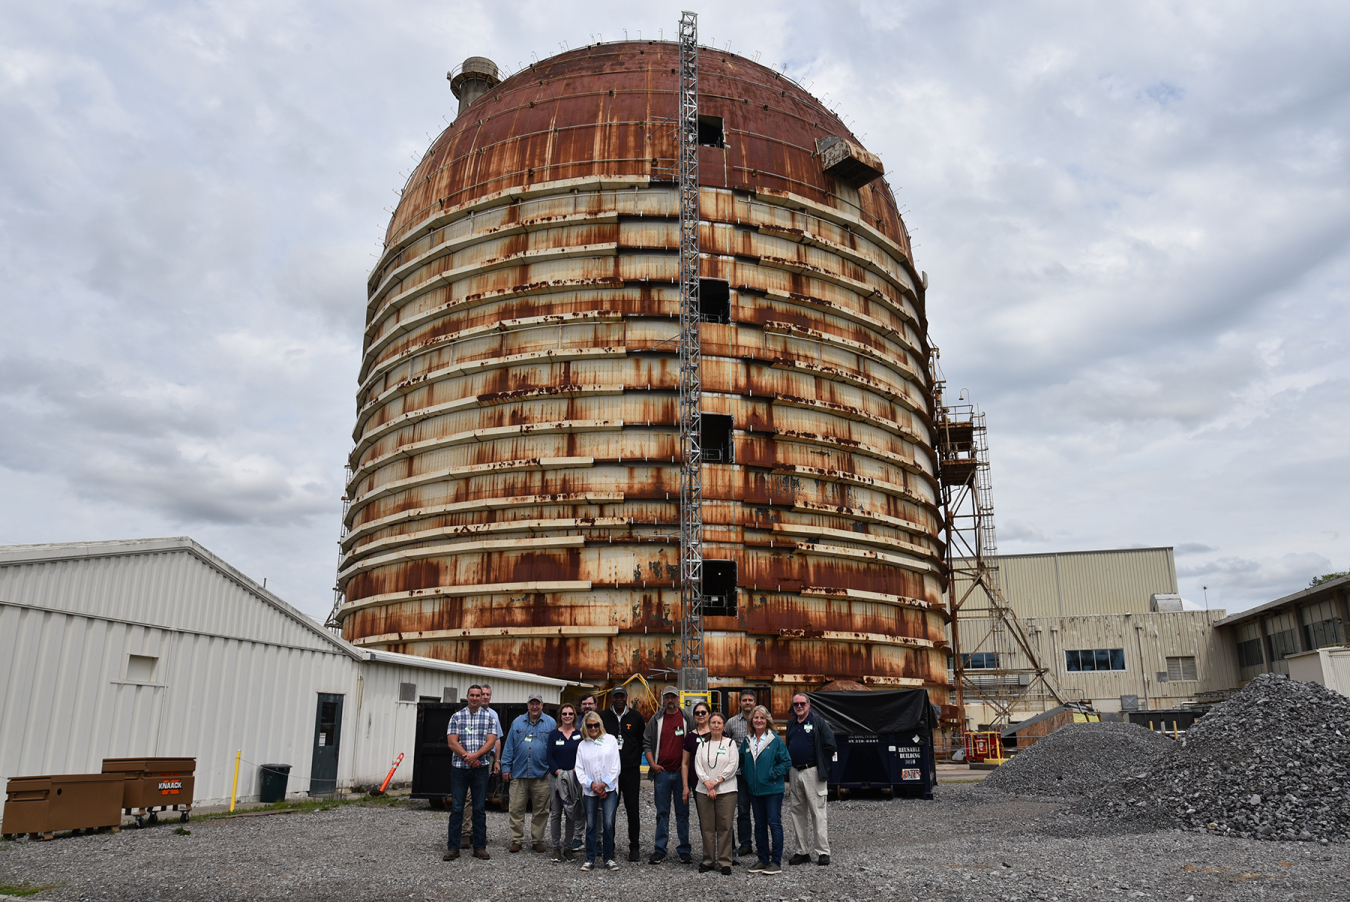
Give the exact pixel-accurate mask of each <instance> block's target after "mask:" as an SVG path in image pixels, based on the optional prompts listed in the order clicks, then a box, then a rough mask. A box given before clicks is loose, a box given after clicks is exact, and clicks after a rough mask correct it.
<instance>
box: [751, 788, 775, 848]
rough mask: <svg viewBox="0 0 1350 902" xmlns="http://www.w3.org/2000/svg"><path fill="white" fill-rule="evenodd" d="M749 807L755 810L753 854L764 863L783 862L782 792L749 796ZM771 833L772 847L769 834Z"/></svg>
mask: <svg viewBox="0 0 1350 902" xmlns="http://www.w3.org/2000/svg"><path fill="white" fill-rule="evenodd" d="M750 807H751V808H752V809H753V810H754V812H755V855H757V856H758V857H759V860H760V861H761V862H763V863H764V864H768V863H769V862H773V863H774V864H782V863H783V794H782V793H781V792H777V793H774V794H773V795H770V796H750ZM770 834H773V849H772V850H770V848H769V835H770Z"/></svg>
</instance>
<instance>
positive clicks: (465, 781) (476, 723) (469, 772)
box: [443, 684, 497, 861]
mask: <svg viewBox="0 0 1350 902" xmlns="http://www.w3.org/2000/svg"><path fill="white" fill-rule="evenodd" d="M468 699H469V704H468V705H467V706H466V707H463V708H460V709H459V710H458V711H456V712H455V713H454V715H452V716H451V718H450V725H449V726H447V727H446V729H445V741H446V744H447V745H449V746H450V751H451V752H453V753H454V757H453V758H451V760H450V824H449V828H450V829H449V838H448V839H447V840H446V851H445V855H444V856H443V858H444V860H445V861H454V860H455V859H456V858H458V857H459V845H460V829H461V826H462V825H463V822H464V795H465V793H466V792H468V790H469V787H470V786H472V787H473V856H474V858H491V857H492V856H491V855H489V854H488V851H487V808H486V805H485V803H486V801H487V781H488V772H489V771H490V770H491V769H492V767H491V764H490V763H489V762H490V758H489V757H488V756H489V754H490V753H491V752H492V747H493V745H494V744H495V743H496V741H497V733H496V730H497V726H496V724H497V719H496V717H495V716H494V715H493V713H492V712H491V711H489V710H488V709H487V708H485V707H483V687H482V686H479V685H476V684H475V685H473V686H470V687H469V695H468Z"/></svg>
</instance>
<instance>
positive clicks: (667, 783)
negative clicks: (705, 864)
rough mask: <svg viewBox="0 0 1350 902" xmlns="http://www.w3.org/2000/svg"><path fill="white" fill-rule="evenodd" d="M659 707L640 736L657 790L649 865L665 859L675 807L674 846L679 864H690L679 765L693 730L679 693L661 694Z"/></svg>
mask: <svg viewBox="0 0 1350 902" xmlns="http://www.w3.org/2000/svg"><path fill="white" fill-rule="evenodd" d="M661 704H662V708H661V710H660V711H658V712H657V713H656V715H655V716H654V717H653V718H652V719H651V720H649V721H647V729H646V730H644V731H643V735H642V751H643V752H645V753H646V755H647V764H648V772H649V773H650V774H651V775H652V783H653V786H654V788H655V790H656V839H655V842H654V843H653V846H654V848H653V849H652V855H651V857H650V858H648V859H647V861H648V863H650V864H660V863H661V862H662V861H665V860H666V844H667V843H668V842H669V840H670V806H671V802H672V798H673V801H674V804H675V829H676V831H677V832H678V835H679V838H680V844H679V846H678V847H676V850H675V851H676V852H678V853H679V856H680V863H681V864H689V863H691V862H692V861H693V860H694V858H693V856H692V855H691V854H690V852H691V851H692V847H691V846H690V845H689V803H688V802H687V801H685V799H684V781H683V778H682V777H681V776H680V765H681V764H682V763H683V762H684V734H685V733H687V732H689V731H690V730H692V729H693V728H694V722H693V720H692V719H690V717H689V715H688V714H685V713H684V711H683V710H681V709H680V693H679V692H678V691H677V690H676V689H675V687H674V686H667V687H666V688H665V689H664V690H662V692H661Z"/></svg>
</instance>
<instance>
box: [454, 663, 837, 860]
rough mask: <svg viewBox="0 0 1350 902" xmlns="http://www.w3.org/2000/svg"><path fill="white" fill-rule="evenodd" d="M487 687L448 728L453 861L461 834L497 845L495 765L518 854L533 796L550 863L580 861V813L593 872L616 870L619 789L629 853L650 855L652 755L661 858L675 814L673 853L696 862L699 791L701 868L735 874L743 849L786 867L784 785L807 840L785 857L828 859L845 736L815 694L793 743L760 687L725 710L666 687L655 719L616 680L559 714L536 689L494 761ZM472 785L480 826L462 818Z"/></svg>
mask: <svg viewBox="0 0 1350 902" xmlns="http://www.w3.org/2000/svg"><path fill="white" fill-rule="evenodd" d="M484 689H485V687H482V686H472V687H470V688H469V692H468V697H467V699H468V704H467V705H466V706H465V707H464V708H461V709H460V710H459V711H457V712H455V714H454V715H453V716H452V717H451V718H450V724H449V726H448V727H447V730H446V741H447V743H448V744H449V746H450V749H451V751H452V752H453V753H454V754H453V760H452V770H451V797H450V800H451V806H450V824H449V839H448V842H447V850H446V853H445V856H444V857H445V860H447V861H452V860H454V859H456V858H458V857H459V855H460V848H461V846H467V845H471V846H472V848H473V855H474V857H476V858H490V857H491V856H490V855H489V854H488V852H487V848H486V846H487V818H486V810H485V808H484V804H483V803H484V799H485V795H486V790H487V775H488V773H489V772H490V771H491V770H493V769H494V768H497V769H499V770H500V772H501V775H502V780H503V782H505V783H507V784H508V785H509V787H510V822H511V847H510V850H511V851H512V852H519V851H521V850H522V849H523V848H524V845H525V833H524V818H525V808H526V805H527V803H529V802H532V803H533V807H534V816H533V817H532V819H531V823H530V839H531V840H532V843H533V848H534V851H536V852H550V858H551V859H552V860H553V861H574V860H576V858H577V852H578V851H580V850H579V849H578V848H577V847H576V846H575V845H574V842H575V840H576V832H577V830H576V828H577V827H578V826H579V825H580V826H581V827H582V829H583V831H584V836H585V844H584V852H585V861H584V862H583V864H582V866H581V867H582V870H587V871H589V870H593V869H594V868H596V867H598V866H603V867H605V868H606V869H608V870H617V869H618V867H619V865H618V861H617V859H616V857H615V845H616V842H617V840H616V835H615V830H616V821H617V815H618V807H619V802H620V800H622V801H623V804H624V809H625V812H626V815H627V826H628V860H629V861H633V862H636V861H640V860H641V819H640V815H639V811H638V799H639V793H640V789H641V781H642V761H643V757H644V755H645V757H646V760H647V764H648V773H649V775H650V776H651V778H652V783H653V789H654V794H655V803H656V827H655V835H654V839H653V849H652V853H651V855H650V856H649V857H648V859H647V861H648V862H649V863H650V864H660V863H661V862H663V861H665V860H666V859H667V857H668V855H669V851H668V850H669V845H670V818H671V814H672V813H673V814H674V816H675V832H676V843H677V844H676V847H675V855H676V856H677V857H678V860H679V861H680V862H681V863H683V864H692V863H693V854H692V852H693V849H692V846H691V845H690V842H689V800H690V798H693V799H694V802H695V808H696V810H697V811H698V816H699V828H700V832H701V834H702V852H703V857H702V862H701V863H700V865H699V871H700V872H707V871H713V870H719V871H720V872H721V873H722V874H730V873H731V868H732V866H733V865H736V864H739V863H740V858H741V857H742V856H749V855H752V854H753V855H754V856H755V858H756V863H755V864H754V865H752V866H751V868H750V873H760V874H778V873H780V872H781V871H782V861H783V823H782V809H783V801H784V796H785V795H786V796H787V800H788V810H789V816H790V817H791V819H792V824H793V829H794V831H795V833H796V836H797V847H798V850H797V852H796V854H794V855H793V856H792V857H791V858H790V859H789V860H788V863H789V864H794V865H795V864H807V863H809V862H810V861H811V852H814V853H815V855H816V858H815V860H816V863H817V864H819V865H828V864H829V863H830V847H829V832H828V827H827V821H826V810H825V794H826V787H827V784H828V782H829V776H830V765H831V763H832V761H833V759H834V753H835V740H834V734H833V733H832V732H831V730H830V727H829V724H827V723H826V722H825V720H824V718H822V717H820V716H818V715H816V714H813V713H812V712H811V704H810V700H809V699H808V698H807V697H806V696H805V695H803V694H798V695H795V696H793V698H792V715H791V716H790V717H789V718H788V722H787V729H786V731H785V733H786V741H784V739H781V738H779V736H778V734H777V732H776V731H775V730H774V726H773V715H772V713H771V712H770V711H769V709H768V708H766V707H764V706H763V705H760V704H758V703H757V699H756V696H755V693H754V691H753V690H749V689H747V690H744V691H743V692H742V693H741V695H740V699H739V701H740V710H739V712H737V714H736V715H735V716H733V717H730V718H725V717H724V715H722V714H721V713H720V712H716V711H712V710H711V708H709V706H708V705H707V704H706V703H704V702H699V703H698V704H696V705H695V706H694V708H693V713H692V717H691V716H690V715H689V714H686V713H685V712H684V711H683V710H682V709H681V708H680V704H679V693H678V692H677V691H676V690H675V689H674V687H667V688H666V689H665V690H663V692H662V693H661V709H660V710H659V711H658V712H657V713H656V714H655V715H654V716H653V717H652V718H651V720H649V721H645V720H644V718H643V717H642V715H641V714H640V713H639V712H638V711H637V710H635V709H634V708H632V707H630V706H629V705H628V693H627V690H625V689H624V688H623V687H622V686H620V687H618V688H616V689H614V690H612V691H611V692H610V694H609V697H610V706H609V707H608V708H606V709H605V710H604V711H598V710H596V702H595V697H594V696H589V695H588V696H586V697H584V698H583V699H582V700H581V702H580V704H579V705H573V704H571V703H570V702H568V703H564V704H563V705H561V706H560V707H559V709H558V720H557V721H555V720H554V719H553V718H552V717H550V716H549V715H547V714H545V713H544V710H543V708H544V705H543V697H542V696H540V695H537V694H535V695H531V696H530V697H529V702H528V704H527V706H526V711H527V713H525V714H522V715H520V717H517V718H516V719H515V721H514V722H513V723H512V724H511V728H510V730H508V731H507V733H506V736H505V739H504V741H503V742H501V760H500V761H499V762H494V761H493V753H494V750H495V749H496V747H497V745H498V742H497V740H498V738H499V737H500V736H501V725H500V722H499V721H498V720H497V716H496V714H495V713H493V712H492V710H491V709H490V708H488V707H487V704H488V702H490V701H491V695H490V692H491V690H490V689H488V690H487V694H485V692H484ZM470 793H471V794H472V809H471V810H472V827H471V828H470V824H469V823H468V822H466V821H465V820H464V807H465V805H466V804H468V797H469V795H470ZM752 821H753V826H754V829H753V833H752V830H751V824H752ZM545 827H547V830H548V840H549V841H548V843H546V842H545V838H544V837H545ZM752 835H753V837H754V842H753V845H752V843H751V836H752ZM737 840H739V845H737Z"/></svg>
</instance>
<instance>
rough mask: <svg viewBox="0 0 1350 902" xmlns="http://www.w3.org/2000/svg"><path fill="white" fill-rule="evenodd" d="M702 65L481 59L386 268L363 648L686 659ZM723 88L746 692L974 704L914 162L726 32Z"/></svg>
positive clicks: (715, 457) (713, 409)
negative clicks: (684, 325) (682, 408)
mask: <svg viewBox="0 0 1350 902" xmlns="http://www.w3.org/2000/svg"><path fill="white" fill-rule="evenodd" d="M677 51H678V48H677V45H675V44H673V43H669V42H665V43H662V42H656V41H647V42H622V43H608V44H597V45H594V46H590V47H587V48H584V49H580V50H575V51H571V52H568V53H563V54H561V55H559V56H556V57H553V58H551V59H547V60H544V61H542V62H539V63H536V64H534V65H531V66H529V67H527V68H525V69H522V70H521V71H519V72H517V73H515V74H514V75H512V76H510V77H508V78H505V79H501V78H499V73H498V72H497V70H496V67H495V66H494V65H492V64H491V62H490V61H487V60H484V59H482V58H472V59H470V60H469V61H466V63H465V66H464V67H463V69H462V70H461V71H459V72H457V73H452V75H453V81H452V86H453V87H454V89H455V90H456V92H457V94H458V96H459V99H460V112H459V115H458V118H457V119H456V120H455V122H454V123H453V125H451V127H450V128H448V129H446V130H445V131H444V132H443V133H442V134H441V135H440V136H439V137H437V138H436V139H435V140H434V141H433V142H432V144H431V146H430V148H429V149H428V150H427V152H426V155H425V156H424V157H423V159H422V160H421V162H420V163H419V165H418V166H417V167H416V169H415V170H414V171H413V173H412V175H411V176H410V177H409V179H408V183H407V185H406V186H405V187H404V189H403V191H402V196H401V200H400V202H399V204H398V207H397V209H396V211H395V212H394V214H393V217H392V219H391V221H390V224H389V230H388V234H387V237H386V242H385V244H386V246H385V251H384V254H383V256H382V257H381V259H380V261H379V263H378V264H377V265H376V267H375V269H374V271H373V272H372V274H371V276H370V281H369V286H368V288H369V301H368V307H367V312H366V324H367V325H366V331H365V340H364V348H365V353H364V359H363V363H362V367H361V373H360V388H359V391H358V394H357V408H358V413H357V420H356V427H355V430H354V432H353V438H354V441H355V448H354V449H353V452H352V454H351V459H350V467H351V474H350V480H349V484H348V498H349V505H350V506H349V509H348V510H347V512H346V516H345V520H344V535H343V539H342V549H343V557H342V563H341V567H340V571H339V574H338V587H339V599H338V603H337V605H336V606H335V610H334V615H333V619H332V621H330V622H331V623H334V624H338V623H340V624H341V628H342V631H343V635H344V636H345V637H346V638H347V639H349V640H351V641H352V642H353V643H354V644H355V645H357V646H359V647H362V648H379V649H387V650H393V651H399V652H407V653H410V654H415V655H424V656H427V657H433V658H441V659H446V660H459V661H466V662H470V663H473V664H478V665H484V666H509V667H520V668H528V669H530V670H533V671H537V672H539V673H545V674H549V675H553V676H557V677H566V678H569V679H576V680H583V681H590V682H607V681H616V680H620V679H622V678H624V677H626V676H628V675H629V674H632V673H642V674H646V675H661V674H662V673H669V672H673V671H674V670H675V669H676V668H678V667H679V666H680V661H679V642H678V635H679V620H680V616H681V611H680V605H679V586H678V582H677V564H678V540H679V523H680V517H679V509H678V499H679V481H678V471H679V459H680V448H679V416H678V410H677V388H678V384H677V372H678V364H677V360H676V351H677V345H678V335H679V320H678V316H679V300H680V293H679V259H678V250H679V246H680V236H679V227H678V226H679V219H678V216H679V198H678V196H677V190H676V185H675V184H674V182H675V178H676V171H675V160H676V145H675V131H674V121H673V120H674V116H675V112H676V73H677V67H678V60H677V56H678V52H677ZM698 92H699V93H698V98H699V100H698V103H699V106H698V113H699V117H698V119H699V121H698V142H699V145H700V146H699V148H698V156H699V159H698V171H699V174H700V175H699V179H700V189H699V198H698V199H699V206H700V208H701V209H700V218H701V223H700V225H699V242H700V246H701V249H702V254H701V258H700V277H701V283H700V285H699V296H700V304H701V309H700V313H701V320H702V324H701V336H702V341H701V347H702V391H703V406H702V410H703V420H702V422H703V427H702V429H703V443H702V447H703V459H704V464H705V465H704V467H703V477H702V478H703V505H702V511H703V522H704V539H705V543H706V545H705V548H704V556H705V559H706V562H705V565H704V571H703V572H704V593H705V594H706V596H707V608H706V610H705V611H704V614H705V616H704V618H703V623H704V627H705V630H706V652H705V654H706V663H707V667H708V668H709V670H710V674H711V679H712V685H714V686H721V687H731V686H740V685H747V684H756V685H768V686H772V687H773V690H774V691H773V694H774V699H775V704H781V703H783V702H784V701H785V699H786V694H787V693H790V692H791V691H793V690H796V689H799V688H803V687H806V688H815V687H817V686H818V685H819V684H821V683H823V682H825V681H826V680H829V679H834V678H841V677H842V678H849V679H854V680H859V681H861V682H863V683H865V684H869V685H877V686H926V687H928V688H929V690H930V691H931V693H932V695H933V698H934V701H936V702H940V703H945V702H946V701H947V692H948V683H947V652H946V649H945V647H944V646H945V638H944V629H945V621H946V615H945V613H944V610H943V589H944V579H943V565H942V546H941V542H940V540H939V524H940V517H939V515H938V507H937V505H938V504H939V503H940V498H939V495H938V493H937V490H936V485H935V478H934V473H935V464H934V455H933V451H932V436H931V432H930V427H931V420H930V404H931V401H930V384H929V378H928V375H927V361H928V354H929V346H928V339H927V319H926V314H925V306H924V305H925V301H924V295H925V288H926V284H925V283H926V277H924V276H923V275H921V274H920V273H919V272H918V271H917V270H916V269H915V267H914V263H913V259H912V256H911V253H910V243H909V239H908V235H907V234H906V231H905V228H904V225H903V223H902V222H901V219H900V216H899V214H898V211H897V207H896V203H895V200H894V198H893V196H892V194H891V190H890V188H889V186H888V185H887V184H886V182H885V181H884V179H882V178H881V176H882V174H883V166H882V164H881V162H880V160H879V159H878V158H877V157H876V156H874V155H873V154H871V153H869V152H867V151H866V150H864V149H863V148H862V147H861V146H860V143H859V142H858V140H857V139H856V138H855V137H854V136H853V135H852V134H851V133H850V132H849V130H848V129H847V128H846V127H845V126H844V124H843V123H842V122H841V121H840V119H839V118H838V117H837V116H836V115H834V114H833V113H832V112H831V111H830V110H828V109H827V108H826V107H825V106H824V105H822V104H821V103H820V102H819V101H817V100H816V99H815V98H814V97H812V96H811V95H810V94H809V93H808V92H807V91H805V90H804V89H802V88H801V87H800V86H799V85H797V84H796V83H794V82H793V81H792V80H791V79H789V78H786V77H784V76H783V75H782V74H780V73H778V72H775V71H773V70H771V69H768V68H766V67H764V66H761V65H758V64H757V63H754V62H752V61H751V60H748V59H745V58H743V57H739V56H736V55H734V54H731V53H725V52H722V51H718V50H716V49H713V48H701V50H700V62H699V74H698ZM949 713H950V714H953V715H954V713H955V712H954V710H953V711H951V712H949Z"/></svg>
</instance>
